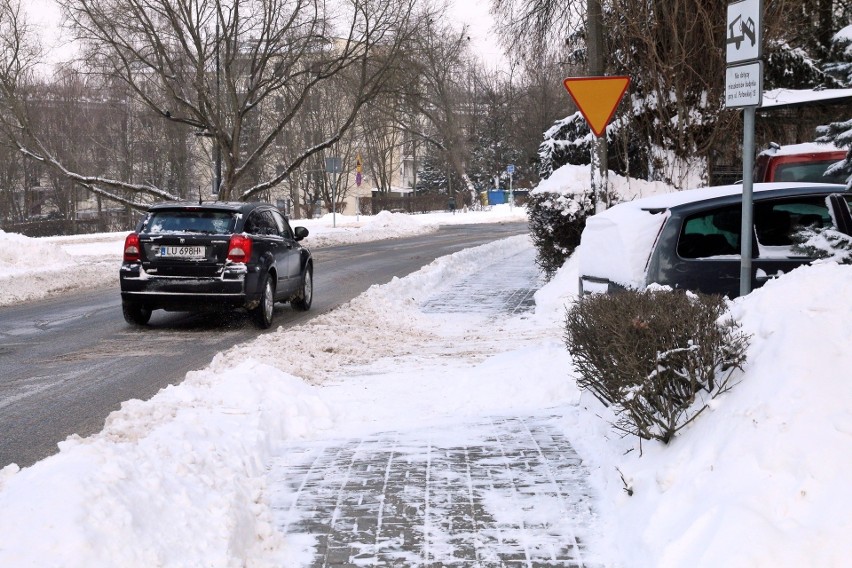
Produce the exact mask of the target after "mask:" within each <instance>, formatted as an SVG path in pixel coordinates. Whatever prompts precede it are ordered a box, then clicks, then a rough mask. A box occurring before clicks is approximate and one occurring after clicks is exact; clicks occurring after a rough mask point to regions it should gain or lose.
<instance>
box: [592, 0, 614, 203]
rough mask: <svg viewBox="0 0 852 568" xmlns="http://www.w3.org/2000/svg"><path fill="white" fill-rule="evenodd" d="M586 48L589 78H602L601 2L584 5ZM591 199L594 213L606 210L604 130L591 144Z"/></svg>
mask: <svg viewBox="0 0 852 568" xmlns="http://www.w3.org/2000/svg"><path fill="white" fill-rule="evenodd" d="M586 42H587V45H586V48H587V52H588V57H589V68H588V75H589V77H603V74H604V57H603V51H604V41H603V10H602V8H601V0H587V3H586ZM592 144H593V145H594V146H593V150H592V156H591V158H592V160H591V161H592V164H591V169H592V196H593V197H592V198H593V199H594V203H595V211H596V212H600V211H603V210H604V209H606V203H605V202H604V199H606V200H607V201H608V200H609V187H608V183H607V181H608V180H607V152H606V130H604V134H603V136H596V137H595V138H594V140H593V142H592Z"/></svg>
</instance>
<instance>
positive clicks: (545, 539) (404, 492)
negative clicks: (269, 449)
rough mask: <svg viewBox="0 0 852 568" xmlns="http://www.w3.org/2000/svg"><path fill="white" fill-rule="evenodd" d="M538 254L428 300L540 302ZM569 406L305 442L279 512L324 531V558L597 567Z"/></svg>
mask: <svg viewBox="0 0 852 568" xmlns="http://www.w3.org/2000/svg"><path fill="white" fill-rule="evenodd" d="M531 261H532V254H531V253H527V252H525V253H523V254H520V255H516V257H513V259H511V262H508V263H506V264H501V265H500V270H497V271H495V270H493V268H494V267H491V268H492V269H491V270H486V271H482V272H480V273H477V274H474V275H472V276H470V277H467V278H466V279H465V281H464V282H463V283H461V284H460V285H459V286H457V288H458V289H464V290H471V291H472V293H471V294H456V295H454V296H453V298H447V297H446V295H437V296H436V297H435V298H433V299H431V300H429V301H428V302H426V303H425V304H424V305H423V307H422V309H423V311H424V312H430V313H441V312H447V313H463V312H465V311H471V312H472V313H476V314H479V315H483V314H486V315H489V319H490V316H493V317H494V318H499V317H506V315H507V314H512V313H515V314H516V313H519V312H523V311H526V310H529V309H531V308H532V307H533V303H532V293H533V292H534V290H535V288H536V287H537V286H539V285H540V282H539V277H538V272H537V270H536V269H535V267H534V265H532V264H531ZM476 290H478V291H479V292H475V291H476ZM477 295H478V296H479V297H476V296H477ZM472 298H473V302H471V299H472ZM559 414H560V413H559V411H558V410H555V411H554V410H553V409H550V410H549V411H547V414H543V415H531V416H498V417H482V418H479V419H476V420H473V421H466V422H464V423H459V422H458V421H453V420H452V419H447V421H446V422H442V423H440V424H437V425H433V426H430V427H429V428H417V429H413V430H407V431H392V432H381V433H376V434H373V435H370V436H366V437H358V438H354V439H345V440H331V441H330V440H324V441H321V442H311V443H300V444H293V445H291V446H289V447H288V449H287V450H286V451H285V452H284V453H283V454H282V456H281V458H280V459H279V460H278V461H277V462H276V463H275V465H274V466H273V469H272V471H271V472H270V477H271V479H274V480H276V483H275V484H274V485H273V493H272V495H271V496H270V497H271V501H272V506H273V509H274V514H275V522H276V524H277V525H278V528H279V529H280V530H281V531H283V532H284V533H286V534H290V535H293V534H302V535H310V536H311V537H312V538H313V539H314V542H315V545H316V548H315V556H314V561H313V563H312V564H311V567H312V568H344V567H345V568H349V567H351V568H354V567H360V566H382V567H405V568H415V567H418V568H421V567H429V568H432V567H463V568H468V567H470V568H473V567H477V568H497V567H507V568H509V567H511V568H515V567H518V568H520V567H529V568H533V567H543V566H559V567H562V568H593V567H594V568H597V567H598V566H600V565H599V564H596V563H594V562H593V561H591V560H589V558H588V557H587V550H586V548H585V542H586V540H587V536H588V535H589V533H590V531H592V530H593V529H592V527H593V526H594V515H593V512H592V511H591V508H590V502H591V499H590V498H589V489H588V487H587V483H586V479H587V477H588V473H587V471H586V470H585V468H584V467H583V464H582V461H581V459H580V458H579V457H578V456H577V454H576V453H575V451H574V450H573V448H572V447H571V444H570V442H569V441H568V440H567V439H566V438H565V436H564V435H563V432H562V429H561V428H560V427H559V424H558V421H559V419H560V416H559Z"/></svg>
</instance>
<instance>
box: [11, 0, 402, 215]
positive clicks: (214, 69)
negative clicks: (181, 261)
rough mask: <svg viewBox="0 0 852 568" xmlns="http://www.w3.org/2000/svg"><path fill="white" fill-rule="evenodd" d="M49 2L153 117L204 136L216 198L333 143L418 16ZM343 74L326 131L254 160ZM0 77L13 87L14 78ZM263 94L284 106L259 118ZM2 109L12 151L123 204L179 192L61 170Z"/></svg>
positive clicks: (354, 3) (126, 0)
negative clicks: (297, 148) (274, 160)
mask: <svg viewBox="0 0 852 568" xmlns="http://www.w3.org/2000/svg"><path fill="white" fill-rule="evenodd" d="M3 1H6V2H9V1H12V0H3ZM59 2H60V4H61V5H62V6H63V9H64V13H65V15H66V17H67V19H68V21H69V22H70V25H71V28H72V30H73V31H74V33H75V36H76V39H77V40H78V41H80V42H81V43H82V45H84V47H85V50H84V53H85V65H86V66H87V67H88V68H90V69H92V70H94V71H96V72H98V73H99V74H102V75H104V76H105V77H108V78H110V79H112V80H114V81H119V82H121V83H122V84H123V85H124V86H125V88H126V89H127V91H128V92H129V93H130V94H131V95H132V97H133V98H134V99H135V100H136V101H139V102H141V103H142V104H144V105H145V106H146V107H147V108H149V109H151V111H153V112H154V113H156V115H157V116H159V117H160V118H162V119H165V120H167V121H169V122H171V123H173V124H176V125H183V127H185V128H187V129H188V130H189V131H192V132H194V133H197V134H199V135H201V136H204V137H207V138H209V140H210V141H211V142H212V144H211V148H212V152H213V153H214V154H215V155H216V156H217V157H214V158H213V160H214V161H216V162H219V163H221V179H218V177H219V176H218V175H217V176H216V177H217V180H218V182H219V183H218V196H219V199H234V198H237V199H250V198H252V197H253V196H255V195H258V194H260V193H261V192H264V191H267V190H268V189H270V188H272V187H274V186H276V185H277V184H279V183H281V182H282V181H283V180H284V179H286V178H287V177H288V176H289V174H290V173H291V172H293V171H295V170H296V169H297V168H298V167H299V166H300V165H301V164H302V162H304V161H305V160H306V159H308V158H309V157H310V156H312V155H314V154H316V153H318V152H321V151H322V150H323V149H325V148H328V147H331V146H332V145H334V144H335V143H336V142H337V141H338V140H339V139H340V138H341V136H342V135H343V134H344V133H345V132H346V131H347V130H348V129H349V128H351V127H352V125H353V124H354V121H355V117H356V116H357V114H358V111H359V110H360V109H361V107H362V106H363V105H364V104H365V103H366V102H367V101H369V100H371V99H372V98H373V97H375V96H376V95H377V94H378V93H379V92H381V90H382V87H383V84H384V81H385V80H386V78H387V76H388V75H389V74H390V73H391V72H392V70H393V69H394V68H395V66H396V65H397V64H398V59H399V54H400V53H401V50H402V49H403V47H404V46H405V45H406V44H407V42H408V41H409V39H410V37H411V34H412V33H413V30H414V29H415V27H416V23H417V18H418V15H417V13H416V12H415V6H414V5H415V1H414V0H342V1H341V3H338V4H337V5H335V6H331V5H329V4H328V3H326V2H323V1H322V0H59ZM19 39H20V38H19ZM18 43H19V44H20V41H19V42H18ZM18 59H20V57H18ZM344 74H345V75H346V76H347V77H348V79H349V80H350V81H354V83H350V88H351V91H350V93H351V106H350V108H349V109H348V112H347V113H344V114H343V115H342V116H341V117H340V120H339V121H338V123H337V124H336V125H335V128H333V129H332V130H330V131H329V132H328V133H327V136H326V137H325V138H324V139H323V140H319V141H317V143H315V144H313V145H311V146H308V147H305V148H302V149H301V152H299V153H298V154H297V155H294V156H293V157H292V158H291V159H290V161H289V162H288V163H287V164H284V167H283V168H274V169H270V168H267V167H264V164H263V161H264V157H265V156H266V155H267V153H268V152H269V151H270V148H273V147H274V141H275V140H276V138H277V137H278V136H279V135H282V134H283V135H285V136H286V135H287V134H288V132H289V131H290V129H291V128H293V126H294V124H295V122H296V117H297V116H298V115H299V113H300V112H301V111H302V109H303V107H304V105H305V103H306V101H307V100H309V99H310V98H311V97H312V96H314V94H315V93H317V92H318V90H319V89H320V88H321V87H322V86H323V85H325V84H327V83H329V82H331V81H332V80H334V79H335V78H336V77H338V76H341V75H344ZM7 76H8V77H9V78H10V79H11V87H15V86H16V85H18V84H19V82H20V80H21V79H22V78H23V77H21V75H20V74H18V75H12V74H9V73H7ZM11 90H14V88H13V89H11ZM273 100H276V101H281V103H279V104H281V105H282V110H281V112H279V113H277V115H276V116H275V119H274V120H269V119H268V117H267V116H265V115H262V113H263V111H264V109H267V108H269V106H270V105H271V104H273V103H272V101H273ZM7 109H8V110H10V111H12V112H9V113H8V115H7V116H8V118H10V120H9V121H8V123H9V125H10V126H11V127H12V129H13V130H17V132H18V133H19V134H22V135H20V136H18V137H17V138H16V139H17V140H18V143H19V145H20V147H21V150H22V151H24V152H25V153H27V154H28V155H29V156H31V157H32V158H34V159H36V160H39V161H41V162H42V163H44V164H47V165H49V166H50V167H52V168H53V169H55V170H57V171H59V172H61V173H62V174H63V175H65V176H66V177H68V178H70V179H72V180H73V181H74V182H75V183H77V184H80V185H83V186H84V187H87V188H89V189H91V190H92V191H95V192H96V193H99V194H102V195H106V196H108V197H111V198H116V199H117V200H119V201H121V202H123V203H128V204H135V203H136V202H138V201H139V196H142V195H145V196H148V199H150V198H154V199H172V198H176V197H179V195H177V194H176V193H174V192H172V191H168V190H165V189H163V188H162V187H160V186H158V185H156V184H153V183H146V182H131V181H130V180H127V179H121V180H119V179H110V178H105V177H102V176H98V175H89V174H87V173H83V172H78V171H76V170H74V169H72V168H70V167H68V165H66V164H64V163H63V162H62V160H61V159H60V158H59V157H58V156H56V155H55V154H54V153H53V152H52V151H51V149H50V146H49V145H48V144H47V143H46V142H45V141H44V140H43V139H42V138H40V137H39V135H38V133H37V132H36V131H35V129H34V128H32V126H33V125H32V124H31V122H30V120H29V118H28V116H27V114H26V112H24V109H23V108H12V107H10V106H7ZM270 172H271V173H270ZM121 192H130V193H132V194H133V195H135V196H136V198H134V199H125V198H123V197H122V195H121V194H120V193H121Z"/></svg>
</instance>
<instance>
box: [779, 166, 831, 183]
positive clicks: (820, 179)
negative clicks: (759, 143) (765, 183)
mask: <svg viewBox="0 0 852 568" xmlns="http://www.w3.org/2000/svg"><path fill="white" fill-rule="evenodd" d="M836 163H837V160H828V161H822V162H800V163H792V162H791V163H788V164H779V165H778V167H777V168H776V169H775V179H776V180H777V181H810V182H815V183H846V178H847V177H848V175H846V174H843V173H835V174H832V175H825V171H826V170H827V169H828V167H829V166H831V165H832V164H836Z"/></svg>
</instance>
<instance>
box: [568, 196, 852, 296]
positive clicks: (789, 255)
mask: <svg viewBox="0 0 852 568" xmlns="http://www.w3.org/2000/svg"><path fill="white" fill-rule="evenodd" d="M753 202H754V228H753V234H752V237H753V238H752V272H751V276H752V282H751V287H752V289H754V288H757V287H759V286H761V285H763V284H764V283H765V282H766V281H768V280H770V279H772V278H775V277H778V276H780V275H782V274H784V273H786V272H789V271H790V270H793V269H794V268H797V267H799V266H801V265H803V264H808V263H810V262H812V261H813V260H814V259H813V258H808V257H807V256H804V255H803V254H802V253H801V252H799V250H798V249H796V247H795V246H794V235H795V234H796V233H797V232H799V230H800V229H804V228H807V227H811V228H829V227H830V228H833V229H836V230H838V231H840V232H842V233H845V234H847V235H852V215H850V203H852V192H849V191H848V190H847V189H846V187H845V186H843V185H825V184H822V185H820V184H792V183H774V184H755V186H754V200H753ZM741 228H742V186H725V187H708V188H703V189H698V190H690V191H680V192H675V193H670V194H665V195H658V196H653V197H649V198H645V199H639V200H636V201H632V202H629V203H623V204H619V205H616V206H615V207H613V208H612V209H610V210H608V211H605V212H603V213H601V214H598V215H594V216H592V217H590V218H589V219H588V220H587V224H586V227H585V229H584V230H583V235H582V238H581V246H580V251H579V263H578V267H579V279H580V293H581V294H584V293H590V292H613V291H617V290H620V289H625V288H633V289H641V288H644V287H646V286H648V285H651V284H660V285H665V286H671V287H672V288H682V289H686V290H693V291H697V292H704V293H707V294H721V295H726V296H728V297H731V298H733V297H736V296H738V295H739V291H740V264H741V262H740V251H741V245H740V236H741V232H742V230H741Z"/></svg>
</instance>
